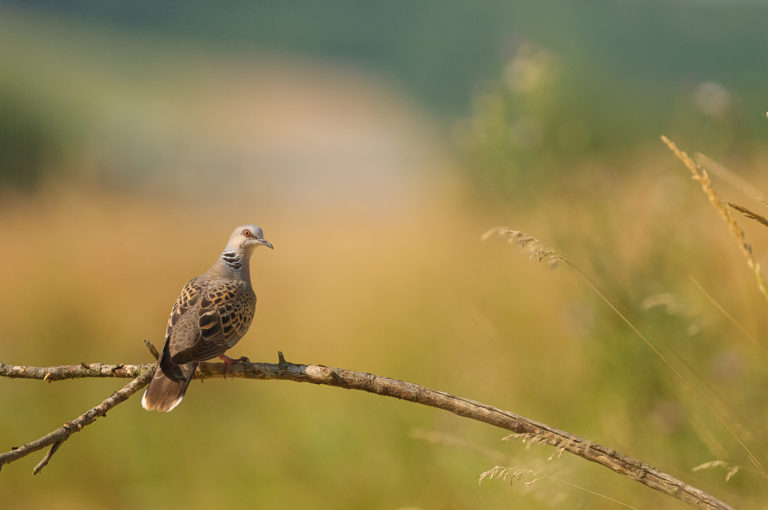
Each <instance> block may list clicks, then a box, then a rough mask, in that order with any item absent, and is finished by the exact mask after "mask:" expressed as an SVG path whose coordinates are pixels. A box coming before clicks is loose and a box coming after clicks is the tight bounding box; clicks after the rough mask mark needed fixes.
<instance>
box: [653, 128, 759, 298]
mask: <svg viewBox="0 0 768 510" xmlns="http://www.w3.org/2000/svg"><path fill="white" fill-rule="evenodd" d="M661 141H662V142H664V144H665V145H666V146H667V147H668V148H669V150H671V151H672V153H673V154H674V155H675V156H677V158H678V159H679V160H680V161H682V162H683V164H684V165H685V166H686V168H688V170H690V171H691V176H692V177H693V180H695V181H697V182H698V183H699V184H700V185H701V189H702V191H703V192H704V194H705V195H706V196H707V198H708V199H709V203H710V204H712V207H714V208H715V210H716V211H717V212H718V213H719V214H720V216H721V217H722V218H723V220H725V222H726V224H727V225H728V228H729V229H730V231H731V234H733V237H734V238H735V239H736V241H737V243H738V245H739V248H740V249H741V253H742V254H743V255H744V258H745V259H746V261H747V266H749V268H750V269H751V270H752V272H753V273H754V275H755V280H756V282H757V288H758V289H759V290H760V292H761V293H762V294H763V297H765V299H766V300H768V287H766V285H765V279H764V278H763V271H762V269H761V267H760V264H759V263H758V262H757V260H756V259H755V256H754V254H753V252H752V245H751V244H750V243H749V242H748V241H747V238H746V235H745V234H744V230H743V229H742V228H741V227H740V226H739V224H738V223H737V222H736V220H735V219H734V217H733V214H731V211H730V209H729V208H728V205H729V203H728V202H724V201H723V200H721V199H720V197H719V196H718V194H717V192H716V191H715V188H714V186H713V185H712V180H711V179H710V177H709V173H708V172H707V170H706V169H705V168H704V167H702V166H700V165H697V164H696V162H695V161H694V160H693V159H692V158H691V157H690V156H688V154H686V153H685V152H684V151H682V150H680V149H679V148H678V147H677V145H675V143H674V142H672V140H670V139H669V138H667V137H666V136H663V135H662V137H661ZM732 207H733V206H732ZM735 208H736V209H737V210H738V211H739V212H742V213H744V214H746V215H747V217H751V218H752V219H756V220H758V221H759V220H760V219H762V220H765V218H762V216H759V215H756V214H755V213H752V212H751V211H749V210H747V209H746V208H743V207H735ZM766 224H768V221H766Z"/></svg>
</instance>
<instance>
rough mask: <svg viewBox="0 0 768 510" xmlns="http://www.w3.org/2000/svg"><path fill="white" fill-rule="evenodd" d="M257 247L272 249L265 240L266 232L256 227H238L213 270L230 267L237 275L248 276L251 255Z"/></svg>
mask: <svg viewBox="0 0 768 510" xmlns="http://www.w3.org/2000/svg"><path fill="white" fill-rule="evenodd" d="M257 246H267V247H269V248H272V243H270V242H269V241H267V240H266V239H264V232H263V231H262V230H261V228H259V227H257V226H256V225H241V226H239V227H237V228H236V229H235V230H234V231H233V232H232V235H231V236H229V241H228V242H227V246H226V247H225V248H224V251H223V252H221V257H219V260H218V262H217V263H216V264H214V266H213V268H212V269H215V268H222V267H228V268H229V269H231V270H234V271H235V272H237V273H242V274H243V275H245V276H247V275H248V260H249V259H250V258H251V253H252V252H253V250H254V248H256V247H257Z"/></svg>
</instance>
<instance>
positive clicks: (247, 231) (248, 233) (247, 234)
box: [242, 230, 253, 237]
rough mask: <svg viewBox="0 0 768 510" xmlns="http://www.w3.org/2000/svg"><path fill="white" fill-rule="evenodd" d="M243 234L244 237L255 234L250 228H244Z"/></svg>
mask: <svg viewBox="0 0 768 510" xmlns="http://www.w3.org/2000/svg"><path fill="white" fill-rule="evenodd" d="M242 234H243V237H251V236H252V235H253V234H251V231H250V230H243V232H242Z"/></svg>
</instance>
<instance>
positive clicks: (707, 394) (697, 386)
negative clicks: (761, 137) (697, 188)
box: [482, 139, 768, 479]
mask: <svg viewBox="0 0 768 510" xmlns="http://www.w3.org/2000/svg"><path fill="white" fill-rule="evenodd" d="M665 140H666V139H665ZM669 143H670V144H671V142H669ZM674 150H677V149H676V147H675V149H674ZM677 153H679V157H681V159H683V161H684V162H686V161H687V162H689V163H690V164H693V162H692V161H691V160H690V158H688V157H687V155H685V153H681V152H680V151H677ZM694 166H695V164H694ZM695 175H696V176H697V177H696V180H699V181H700V182H702V187H703V188H704V190H705V192H706V193H707V194H708V196H709V198H710V201H711V202H712V203H713V204H716V205H717V207H718V208H719V209H718V210H722V211H724V212H721V214H724V215H725V216H726V217H727V218H729V219H730V222H731V224H732V232H735V233H737V234H739V237H740V239H742V241H743V245H744V246H746V247H747V248H748V250H747V252H748V253H749V254H750V255H751V253H752V252H751V248H749V245H748V244H746V241H745V240H744V234H743V231H742V230H741V229H740V228H738V226H737V225H736V223H735V221H734V220H733V217H732V216H731V215H730V211H728V209H727V208H725V207H724V206H723V205H722V202H721V201H720V200H719V199H718V198H717V195H716V193H715V192H714V189H713V188H712V185H711V182H710V180H709V178H708V176H707V174H706V171H701V172H698V173H696V174H695ZM493 236H500V237H502V238H504V239H506V240H507V241H508V242H509V243H515V244H517V245H518V246H519V247H521V248H522V249H523V250H525V251H527V252H528V253H529V254H530V255H529V258H530V259H532V260H537V261H539V262H542V261H548V262H549V264H550V265H553V262H558V261H563V262H566V263H567V264H568V266H569V267H570V268H571V269H573V271H574V272H575V273H576V274H577V275H578V276H579V278H580V279H581V280H582V281H583V282H584V283H585V284H586V285H587V286H588V287H589V288H590V289H591V290H592V291H593V292H595V294H596V295H597V296H599V298H600V299H601V300H602V301H603V302H604V303H605V304H606V305H608V306H609V307H610V309H611V310H612V311H613V312H614V313H615V314H616V315H617V316H618V317H619V318H620V319H621V320H622V321H623V322H624V323H625V324H626V325H627V326H628V327H629V328H630V329H631V330H632V331H633V332H634V333H635V334H636V336H637V337H639V338H640V339H641V340H642V341H643V343H644V344H645V345H646V346H647V347H648V348H650V349H651V351H653V353H654V355H656V357H657V358H658V359H659V360H661V361H662V362H663V364H664V365H665V366H666V367H667V368H668V369H669V370H670V371H671V372H672V373H673V374H674V376H675V377H676V379H677V380H678V381H679V382H680V384H681V385H682V387H684V388H685V389H686V390H687V391H689V392H690V393H691V394H692V395H694V396H695V397H696V398H697V399H698V400H699V401H700V402H701V403H702V404H703V405H704V406H705V407H706V409H707V410H708V412H709V413H710V414H711V415H712V416H713V417H714V418H715V419H716V420H717V422H718V423H719V424H720V425H721V426H722V427H723V428H724V429H725V430H726V431H727V433H728V434H729V435H730V436H731V437H732V438H733V440H734V441H735V442H736V443H737V444H738V445H739V446H740V447H741V448H742V450H743V451H744V453H746V455H747V457H748V458H749V460H750V462H751V463H752V464H753V465H754V467H755V469H756V470H757V471H758V472H759V473H760V474H761V475H762V476H763V477H764V478H768V472H766V470H765V469H764V468H763V465H762V463H761V462H760V460H759V459H758V457H757V455H756V454H755V453H754V451H753V449H752V448H751V447H750V446H748V444H747V441H745V439H744V437H742V436H743V435H744V434H743V433H741V432H740V431H739V429H743V420H741V419H740V418H739V417H738V416H737V415H736V414H735V413H734V410H733V408H732V407H731V406H729V405H728V403H727V402H725V401H724V400H723V399H722V398H721V397H720V396H719V395H718V394H717V392H716V391H715V390H714V388H713V387H712V386H711V385H710V384H708V383H707V382H706V380H705V379H704V378H703V377H702V376H701V375H699V373H698V371H697V370H696V368H695V367H694V366H693V365H692V364H691V363H690V362H688V361H686V360H685V359H684V357H683V356H681V355H680V354H679V353H678V352H677V350H676V349H675V348H674V347H673V346H672V345H671V344H670V343H669V342H667V341H666V340H664V339H663V338H661V342H662V343H663V345H664V347H665V348H666V349H667V350H668V351H669V352H670V353H671V357H670V356H668V355H665V354H664V353H663V352H662V351H661V350H660V348H659V347H658V346H657V345H655V343H654V342H652V341H651V339H650V338H649V336H648V335H647V334H645V333H643V332H642V331H641V330H640V328H639V327H638V326H637V325H636V324H635V323H634V322H633V321H631V320H630V319H629V318H628V316H627V314H625V313H623V312H621V311H620V310H619V309H618V308H617V306H616V305H615V304H614V303H613V302H612V300H611V299H609V298H608V297H607V296H606V295H605V294H604V293H603V292H601V291H600V290H599V289H598V287H597V286H596V285H594V284H593V283H592V282H591V280H590V279H589V278H588V277H587V276H586V274H585V273H584V272H583V271H581V270H580V269H579V268H578V267H577V266H576V265H575V264H573V263H572V262H570V261H568V259H566V258H565V257H563V256H562V255H560V254H558V253H557V252H556V251H554V250H553V249H551V248H549V247H547V246H546V245H545V244H544V243H543V242H542V241H541V240H540V239H538V238H536V237H535V236H533V235H530V234H526V233H523V232H521V231H519V230H516V229H514V228H510V227H495V228H492V229H490V230H488V231H486V232H485V233H484V234H483V236H482V239H483V240H487V239H489V238H490V237H493ZM754 264H755V266H754V267H755V268H756V269H757V270H758V272H759V270H760V268H759V265H757V263H756V262H754ZM666 301H667V302H668V301H669V298H668V297H667V299H666ZM647 303H648V298H646V300H644V304H641V306H644V305H645V306H647ZM673 358H674V359H673ZM678 365H682V367H679V366H678ZM686 371H687V374H686V373H685V372H686ZM722 409H725V410H726V412H723V410H722ZM718 462H724V461H718ZM728 478H729V479H730V477H728Z"/></svg>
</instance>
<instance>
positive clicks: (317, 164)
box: [0, 0, 768, 510]
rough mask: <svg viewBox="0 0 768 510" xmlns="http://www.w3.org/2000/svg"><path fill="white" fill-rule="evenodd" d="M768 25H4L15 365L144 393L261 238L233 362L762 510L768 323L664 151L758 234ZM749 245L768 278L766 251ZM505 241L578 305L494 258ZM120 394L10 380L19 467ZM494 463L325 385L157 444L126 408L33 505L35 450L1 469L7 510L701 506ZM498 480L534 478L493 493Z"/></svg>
mask: <svg viewBox="0 0 768 510" xmlns="http://www.w3.org/2000/svg"><path fill="white" fill-rule="evenodd" d="M766 16H768V4H767V3H766V2H762V1H760V2H758V1H746V0H745V1H726V0H712V1H708V2H700V1H694V0H674V1H649V0H647V1H644V2H639V1H611V2H605V1H600V2H598V1H593V0H586V1H582V2H578V3H573V2H568V1H565V0H551V1H549V2H504V1H491V0H489V1H482V2H456V1H436V0H423V1H421V2H407V1H401V0H396V1H387V2H382V1H369V2H352V1H348V0H329V1H325V2H322V3H318V2H309V1H305V0H289V1H285V0H284V1H272V0H269V1H261V2H245V1H235V0H228V1H224V2H217V3H216V4H215V5H214V4H212V3H210V2H203V1H199V0H194V1H189V2H185V3H184V5H183V7H182V6H180V5H179V4H178V3H175V2H168V1H157V0H155V1H151V2H150V1H147V0H135V1H134V2H116V1H111V0H110V1H99V2H96V1H89V0H79V1H71V2H66V3H62V2H53V1H45V0H25V1H23V2H22V1H7V0H5V1H2V2H0V59H1V61H2V66H0V238H2V242H0V282H2V287H3V292H2V293H0V323H2V325H3V328H2V331H1V332H0V360H1V361H3V362H5V363H7V364H28V365H55V364H64V363H77V362H80V361H88V362H95V361H101V362H123V363H138V362H148V361H150V357H149V354H148V352H147V351H146V349H145V347H144V345H143V343H142V339H144V338H148V339H150V340H152V341H153V342H154V343H155V345H158V346H159V345H160V344H161V342H162V340H163V338H162V335H163V334H164V330H165V323H166V320H167V314H168V312H169V310H170V307H171V305H172V303H173V302H174V300H175V299H176V296H177V295H178V291H179V289H180V288H181V287H182V285H183V284H184V283H185V282H186V280H187V279H188V278H190V277H192V276H195V275H197V274H200V273H201V272H203V271H205V270H206V269H207V268H208V267H209V265H210V264H212V263H213V261H214V260H215V258H216V257H217V255H218V253H219V251H220V250H221V248H222V247H223V245H224V243H225V242H226V239H227V236H228V235H229V233H230V232H231V229H232V228H233V227H234V226H236V225H239V224H242V223H251V222H253V223H256V224H258V225H260V226H262V227H263V228H264V231H265V235H266V237H267V239H269V240H270V241H271V242H272V243H273V244H274V245H275V250H274V252H271V251H270V252H267V251H266V250H264V251H258V252H256V253H255V255H254V258H253V261H252V274H253V281H254V287H255V289H256V293H257V295H258V296H259V304H258V306H257V312H256V318H255V321H254V325H253V327H252V328H251V330H250V332H249V333H248V334H247V335H246V337H245V338H244V339H243V340H242V341H241V342H240V343H239V344H238V345H237V346H236V348H235V349H233V350H232V351H231V352H230V354H231V355H233V356H235V357H237V356H241V355H247V356H249V357H250V358H251V359H252V360H254V361H276V360H277V354H276V352H277V350H278V349H280V350H282V351H283V352H285V354H286V357H287V358H288V359H289V360H291V361H295V362H304V363H322V364H326V365H331V366H340V367H344V368H349V369H355V370H362V371H369V372H373V373H377V374H380V375H386V376H390V377H395V378H399V379H404V380H408V381H412V382H416V383H420V384H423V385H426V386H430V387H433V388H437V389H441V390H444V391H447V392H451V393H455V394H458V395H461V396H465V397H468V398H472V399H476V400H480V401H483V402H486V403H489V404H492V405H495V406H498V407H501V408H503V409H509V410H512V411H515V412H517V413H520V414H523V415H525V416H529V417H531V418H533V419H536V420H539V421H543V422H545V423H548V424H550V425H552V426H555V427H558V428H561V429H564V430H568V431H569V432H572V433H575V434H577V435H580V436H582V437H584V438H587V439H589V440H592V441H595V442H598V443H601V444H604V445H607V446H609V447H612V448H615V449H617V450H619V451H622V452H624V453H627V454H630V455H633V456H636V457H639V458H640V459H642V460H644V461H646V462H649V463H651V464H653V465H655V466H657V467H658V468H660V469H661V470H663V471H666V472H669V473H671V474H673V475H675V476H678V477H681V478H682V479H684V480H686V481H688V482H690V483H692V484H694V485H697V486H699V487H700V488H702V489H705V490H707V491H709V492H711V493H713V494H714V495H716V496H718V497H720V498H722V499H724V500H726V501H727V502H728V503H730V504H732V505H733V506H735V507H738V508H746V509H757V508H763V505H764V501H765V500H766V498H768V489H766V486H767V485H768V484H766V483H765V481H766V474H765V472H764V471H763V472H761V469H764V468H760V467H758V466H757V465H756V464H755V463H754V462H751V461H750V459H749V455H748V453H747V452H746V450H745V448H744V447H743V446H741V445H740V444H739V443H740V442H741V443H742V444H743V445H744V446H745V447H746V448H748V449H749V450H750V451H751V452H752V454H754V456H755V457H756V458H757V459H758V460H759V461H760V462H761V463H762V465H763V466H768V455H767V454H768V437H766V427H765V424H766V422H767V420H768V411H767V406H768V391H766V388H768V371H766V369H765V366H766V358H767V357H768V348H766V343H765V334H764V331H765V329H766V324H767V322H768V321H767V320H766V313H765V310H766V305H767V304H766V301H765V299H764V298H763V296H762V295H761V294H760V293H759V291H758V290H757V287H756V285H755V279H754V275H753V274H751V273H750V271H749V269H748V268H747V267H746V264H745V261H744V258H743V257H742V255H741V253H740V252H739V248H738V246H737V244H736V243H735V242H734V240H733V238H732V237H731V236H730V234H729V232H728V228H727V226H726V225H725V224H724V223H723V222H722V221H721V219H720V218H719V217H718V215H717V212H716V211H715V210H714V209H712V208H711V206H710V205H709V204H708V203H707V199H706V197H705V195H704V194H703V193H701V191H700V189H699V187H698V184H697V183H695V182H693V181H691V179H690V174H689V173H688V171H687V170H686V169H685V168H684V167H683V166H682V164H681V163H680V162H679V161H677V160H676V159H675V158H674V157H673V156H672V155H671V154H670V153H669V151H668V150H667V149H666V148H665V147H664V146H663V145H662V144H661V143H660V141H659V135H661V134H666V135H667V136H669V137H670V138H672V139H673V140H675V141H676V142H677V143H678V144H680V145H681V147H682V148H683V149H685V150H688V151H689V153H691V154H694V153H696V152H701V153H704V154H706V155H707V156H709V157H710V158H712V159H713V160H715V161H717V162H719V164H715V163H711V164H709V166H710V167H712V169H713V172H714V177H713V178H714V179H715V185H716V187H717V188H718V191H719V192H720V193H721V195H722V197H723V198H725V199H728V200H733V201H736V202H738V203H740V204H742V205H744V206H747V207H749V208H751V209H753V210H755V211H757V212H760V213H761V214H763V215H765V208H764V203H765V202H764V198H763V197H762V195H761V194H760V192H759V191H758V190H767V189H768V179H767V178H766V175H767V174H766V169H767V168H766V165H767V164H768V157H767V156H768V154H766V136H768V119H766V118H765V111H766V109H767V108H768V103H767V102H766V98H765V95H764V94H765V87H764V77H765V76H766V72H767V71H768V69H767V66H768V60H766V58H765V48H766V47H768V32H766V31H765V23H764V21H765V19H766ZM728 168H730V169H731V171H728V170H727V169H728ZM715 170H717V171H715ZM735 175H736V176H739V177H734V176H735ZM739 179H745V180H746V181H748V182H751V184H752V186H749V185H747V184H745V182H744V181H742V180H739ZM761 201H762V202H763V203H761ZM738 221H739V222H740V224H741V225H742V226H743V228H744V229H745V231H746V235H747V238H748V239H749V240H750V241H751V242H752V245H753V250H754V253H755V256H756V258H757V260H758V261H760V262H761V263H762V265H763V266H768V256H766V254H767V252H766V246H768V238H767V236H766V234H767V233H768V232H766V230H765V227H763V226H761V225H759V224H757V223H755V222H750V221H749V220H746V219H743V218H741V217H740V218H738ZM498 225H510V226H513V227H515V228H518V229H521V230H524V231H526V232H528V233H530V234H532V235H535V236H536V237H537V238H539V239H540V240H541V241H542V242H543V243H545V244H546V245H548V246H549V247H551V248H553V249H554V250H556V251H557V252H558V253H560V254H561V255H563V256H565V257H566V258H568V259H569V260H570V261H571V263H572V264H574V265H575V266H576V267H578V268H579V269H580V271H581V272H582V273H583V275H584V276H585V277H586V282H585V281H584V280H583V279H582V278H580V277H579V275H578V273H577V272H575V271H573V270H572V269H571V268H570V267H568V266H567V265H563V264H561V265H560V266H559V267H557V268H556V269H554V270H550V268H548V267H547V266H546V265H544V264H538V263H537V262H536V261H532V260H528V257H527V256H526V254H525V253H524V252H521V250H519V249H517V248H516V247H515V246H514V245H509V244H507V243H505V242H504V240H503V239H499V238H491V239H488V240H487V241H486V242H482V241H481V235H482V234H483V232H485V231H487V230H488V229H489V228H492V227H495V226H498ZM587 282H588V283H587ZM590 285H594V286H595V287H596V288H597V289H599V291H600V292H601V293H602V294H603V295H604V296H605V297H606V298H607V299H608V300H609V301H610V303H611V304H612V305H613V306H615V307H616V308H617V309H619V310H620V311H621V312H622V313H623V314H625V316H626V317H627V318H628V319H629V320H630V321H631V322H632V324H633V325H634V326H635V327H637V328H638V330H640V331H641V332H642V334H643V335H644V336H645V337H646V338H647V341H648V342H650V343H651V344H652V345H653V346H654V348H656V349H657V350H658V351H659V352H660V353H661V356H663V358H664V359H663V360H662V359H661V356H660V355H657V354H655V353H654V352H653V350H652V349H651V348H649V346H648V345H647V344H646V343H644V341H643V340H642V339H641V338H639V337H638V336H637V334H636V333H635V332H633V331H632V329H631V328H630V327H629V326H627V324H625V323H624V322H623V321H622V320H621V319H620V317H619V316H618V315H617V314H616V313H615V312H614V311H613V310H611V308H610V306H609V305H608V304H606V303H605V302H604V301H603V300H602V299H601V298H600V297H599V295H598V294H597V293H596V292H595V291H594V290H593V289H592V288H590ZM125 382H126V381H123V380H120V381H117V380H108V379H107V380H97V379H89V380H77V381H66V382H59V383H54V384H42V383H40V382H33V381H22V380H0V388H1V390H0V409H2V416H3V418H2V420H0V440H1V441H0V442H1V443H2V444H0V450H7V449H9V448H10V447H11V446H13V445H19V444H22V443H24V442H27V441H30V440H32V439H36V438H38V437H40V436H42V435H44V434H46V433H48V432H49V431H51V430H53V429H54V428H56V427H58V426H60V425H61V424H62V423H63V422H64V421H66V420H70V419H72V418H74V417H76V416H77V415H79V414H80V413H82V412H83V411H84V410H85V409H87V408H89V407H91V406H93V405H94V404H96V403H97V402H99V401H100V400H102V399H103V398H105V397H106V396H107V395H109V394H110V392H112V391H114V390H116V389H118V388H119V387H121V386H122V385H123V384H125ZM725 424H727V427H726V426H725ZM728 429H730V432H729V430H728ZM505 436H506V434H505V433H504V431H502V430H496V429H494V428H492V427H490V426H487V425H484V424H479V423H473V422H470V421H468V420H466V419H461V418H459V417H456V416H453V415H451V414H448V413H446V412H442V411H438V410H434V409H428V408H422V407H420V406H416V405H412V404H408V403H404V402H400V401H395V400H393V399H384V398H379V397H374V396H370V395H366V394H357V393H354V392H350V391H343V390H339V389H334V388H327V387H315V386H312V385H304V384H293V383H289V382H258V381H244V380H227V381H222V380H213V381H207V382H205V383H204V384H201V383H199V382H194V383H193V384H192V386H191V388H190V391H189V393H188V395H187V398H186V399H185V401H184V403H183V405H182V406H180V407H179V408H178V409H177V410H175V411H174V412H173V413H171V414H168V415H160V414H155V413H152V414H150V413H147V412H145V411H143V410H142V409H141V408H140V405H139V399H138V398H133V399H131V400H130V401H128V402H126V403H124V404H122V405H120V406H119V407H118V408H116V409H114V410H113V411H112V412H110V414H109V419H106V420H99V421H98V423H96V424H94V425H93V426H91V427H89V428H88V429H87V430H86V431H85V432H83V433H81V434H77V435H76V436H73V437H72V438H71V439H70V440H69V441H67V442H66V444H64V445H63V447H62V448H61V450H60V451H59V452H58V453H57V455H56V456H55V457H54V459H53V461H52V463H51V464H50V465H49V466H48V467H47V468H46V469H45V470H44V471H43V473H42V474H40V475H38V476H36V477H32V475H31V470H32V467H33V466H34V465H35V463H36V462H37V461H38V460H39V457H40V455H42V453H41V454H40V455H31V456H29V457H27V458H25V459H23V460H20V461H18V462H16V463H13V464H10V465H7V466H5V468H4V469H3V471H2V473H1V474H0V494H2V495H3V500H4V501H5V502H6V504H7V505H9V506H11V507H22V506H23V507H24V508H50V509H71V508H72V509H74V508H77V509H91V508H93V509H96V508H103V507H104V505H105V504H109V505H110V507H112V508H115V509H118V510H119V509H129V508H136V507H137V506H140V505H142V506H146V505H150V506H158V507H160V506H162V507H165V508H211V507H226V506H234V505H237V506H245V507H251V508H289V507H290V508H294V507H298V506H303V505H312V506H313V508H377V509H378V508H381V509H411V510H415V509H424V510H426V509H444V508H449V509H463V508H526V509H528V508H530V509H549V508H569V509H570V508H590V509H591V508H607V509H612V508H622V507H624V508H626V507H627V506H629V507H631V508H649V507H651V506H652V505H653V506H654V507H655V508H659V509H675V508H682V507H683V505H682V504H681V503H679V502H677V501H676V500H673V499H671V498H669V497H665V496H661V495H658V494H656V493H655V492H654V491H651V490H649V489H648V488H646V487H644V486H642V485H640V484H637V483H635V482H631V481H629V480H627V479H625V478H623V477H621V476H618V475H616V474H614V473H612V472H610V471H608V470H606V469H605V468H602V467H599V466H597V465H593V464H591V463H588V462H586V461H584V460H582V459H580V458H575V457H572V456H570V455H563V456H557V455H555V456H554V457H551V454H552V450H551V448H549V447H545V446H540V445H539V446H526V445H524V444H522V443H521V442H520V441H519V440H515V439H512V440H508V441H502V438H504V437H505ZM711 461H720V463H719V464H718V465H717V466H716V467H713V468H710V469H702V470H697V471H694V468H695V467H696V466H699V465H701V464H704V463H707V462H711ZM494 466H504V467H509V468H511V469H512V470H521V479H519V480H514V481H512V483H511V484H510V483H508V482H505V481H499V480H488V479H486V480H485V481H483V483H482V484H478V479H479V478H480V475H481V473H483V472H485V471H487V470H489V469H491V468H493V467H494ZM734 469H738V471H737V472H736V473H735V474H734V475H733V476H731V477H730V478H729V479H728V480H726V476H727V475H728V473H729V472H732V471H733V470H734ZM527 482H533V483H527ZM622 505H623V506H622Z"/></svg>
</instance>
